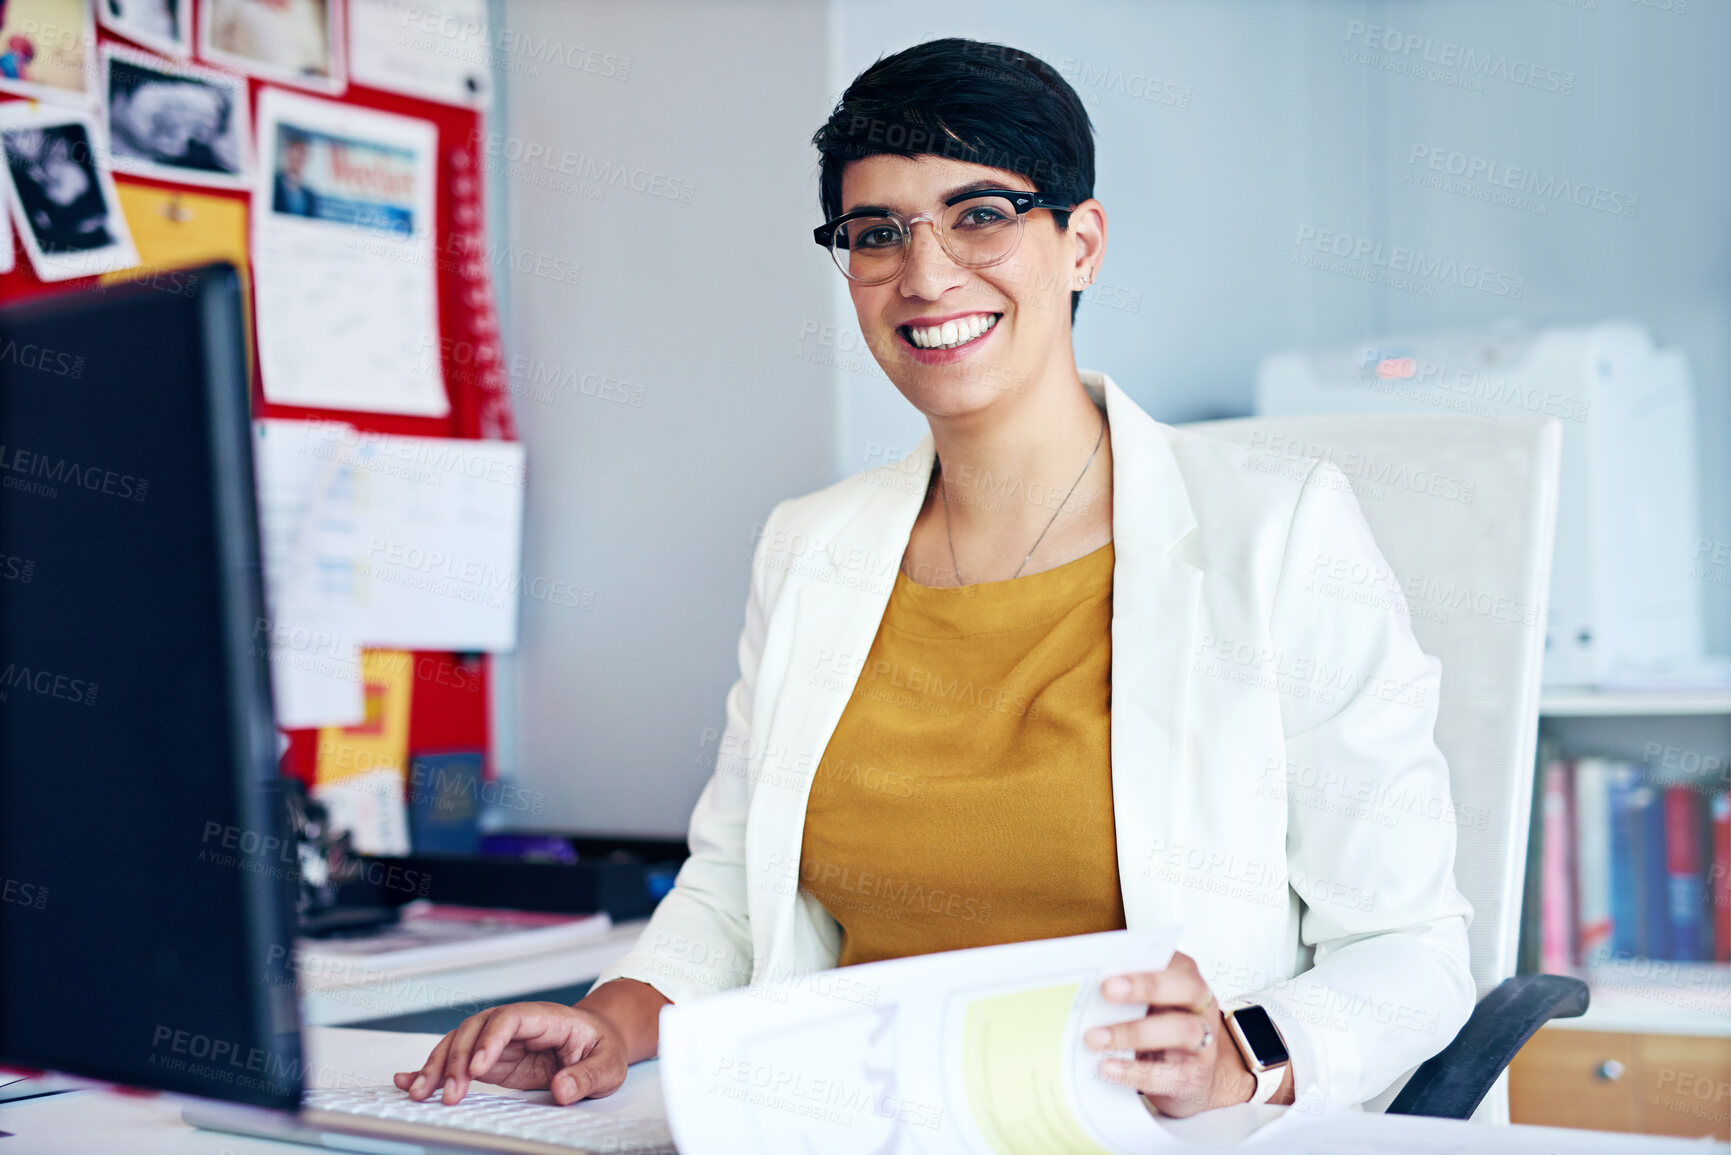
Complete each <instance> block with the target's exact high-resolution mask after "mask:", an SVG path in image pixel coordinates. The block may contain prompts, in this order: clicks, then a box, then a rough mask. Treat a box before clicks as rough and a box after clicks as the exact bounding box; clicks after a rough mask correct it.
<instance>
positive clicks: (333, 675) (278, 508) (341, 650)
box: [252, 421, 366, 730]
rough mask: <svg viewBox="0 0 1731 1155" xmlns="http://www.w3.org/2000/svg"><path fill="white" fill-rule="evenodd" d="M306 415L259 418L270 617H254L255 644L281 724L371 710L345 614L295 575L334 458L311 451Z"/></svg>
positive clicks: (347, 721)
mask: <svg viewBox="0 0 1731 1155" xmlns="http://www.w3.org/2000/svg"><path fill="white" fill-rule="evenodd" d="M308 425H309V423H308V422H305V421H255V422H254V423H253V472H254V473H255V475H256V477H257V489H258V520H259V553H260V554H261V555H262V556H263V560H264V585H265V604H266V606H267V607H268V609H267V613H268V616H267V617H266V619H265V620H264V621H260V622H255V623H253V631H252V636H253V644H254V645H255V646H257V645H264V646H267V647H268V649H269V653H270V674H271V693H272V695H273V697H274V698H275V701H276V719H277V725H278V726H280V727H282V728H283V729H285V730H298V729H303V728H306V727H311V726H353V725H356V724H357V723H359V722H361V721H362V720H363V719H364V718H365V716H366V701H365V699H366V695H365V690H364V687H363V681H362V678H361V648H360V643H359V642H357V641H355V639H354V637H353V636H352V634H350V633H348V631H347V626H348V623H347V622H346V621H343V620H340V619H338V618H336V617H335V616H332V615H322V614H321V612H320V611H319V609H318V608H317V607H316V606H315V605H314V604H313V603H312V602H311V601H310V599H308V598H305V597H302V598H300V599H299V600H298V601H297V600H295V598H294V597H293V594H294V593H295V592H297V587H294V586H291V584H290V582H289V580H288V579H289V574H290V571H291V569H292V568H293V567H294V564H295V559H296V557H297V553H296V550H297V547H298V546H299V544H300V540H301V533H302V530H303V529H304V527H305V525H306V522H307V517H308V515H309V514H310V513H311V511H312V507H313V500H314V498H315V496H316V495H317V494H318V492H319V483H320V482H321V481H323V480H324V478H325V476H326V475H327V474H328V473H329V472H330V471H331V469H333V468H334V462H333V461H331V460H328V459H325V458H321V457H316V456H313V455H312V454H311V453H310V452H309V450H311V449H314V448H316V447H317V445H318V442H317V441H316V440H309V439H308V438H307V436H306V435H305V434H306V427H307V426H308Z"/></svg>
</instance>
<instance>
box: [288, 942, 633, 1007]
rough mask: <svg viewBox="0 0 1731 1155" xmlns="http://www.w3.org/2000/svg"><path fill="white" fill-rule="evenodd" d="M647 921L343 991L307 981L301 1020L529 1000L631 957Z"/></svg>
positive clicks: (388, 976) (389, 976)
mask: <svg viewBox="0 0 1731 1155" xmlns="http://www.w3.org/2000/svg"><path fill="white" fill-rule="evenodd" d="M647 922H648V920H647V919H638V920H636V921H633V922H622V923H619V924H617V925H616V926H614V927H612V928H611V929H609V930H608V931H607V933H606V934H604V935H601V936H599V937H597V938H594V939H591V940H589V941H587V942H583V943H580V944H577V945H575V946H561V947H558V948H556V949H554V950H546V951H539V952H536V953H531V954H526V955H520V956H518V957H516V958H512V959H509V960H505V961H500V962H490V963H484V964H480V965H473V966H457V967H449V968H444V969H440V970H432V971H429V970H424V969H421V970H416V971H413V972H411V973H405V974H402V975H397V974H393V973H391V972H390V971H388V970H386V971H382V972H380V973H379V974H377V975H372V976H369V977H368V979H367V981H365V982H362V983H352V984H348V985H341V986H331V985H328V984H322V983H320V982H319V981H318V979H317V976H313V977H311V978H309V980H308V981H307V982H305V983H303V984H302V990H301V1022H303V1023H305V1024H306V1025H308V1026H313V1027H332V1026H344V1025H347V1024H350V1023H361V1022H366V1021H367V1020H369V1019H382V1018H387V1017H390V1016H393V1015H406V1014H412V1013H414V1012H416V1011H432V1010H452V1011H457V1012H459V1013H460V1014H461V1015H462V1016H467V1015H472V1014H475V1013H476V1012H478V1011H481V1010H484V1009H485V1008H487V1007H490V1006H495V1005H497V1004H499V1003H507V1002H511V1001H512V1000H514V999H521V998H522V997H523V996H524V995H529V994H534V993H536V992H539V991H549V990H553V989H555V988H557V987H569V986H575V985H577V984H580V983H586V982H590V981H592V980H594V979H595V977H596V976H597V975H599V974H600V973H601V972H602V971H603V970H605V969H606V968H607V967H609V966H611V965H612V964H613V963H614V962H616V961H618V960H619V959H621V958H624V957H625V955H626V954H627V953H628V952H629V951H630V950H631V947H632V945H633V944H634V943H636V941H637V936H638V934H639V933H641V932H642V930H643V927H644V926H645V925H646V924H647ZM421 1025H422V1026H423V1027H424V1026H425V1024H421Z"/></svg>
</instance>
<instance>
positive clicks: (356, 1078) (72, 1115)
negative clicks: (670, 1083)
mask: <svg viewBox="0 0 1731 1155" xmlns="http://www.w3.org/2000/svg"><path fill="white" fill-rule="evenodd" d="M306 1041H307V1057H308V1070H309V1072H310V1074H311V1076H312V1081H313V1082H315V1083H317V1084H320V1085H323V1086H333V1085H337V1084H338V1083H342V1082H346V1083H348V1084H350V1085H354V1084H356V1083H388V1082H389V1081H390V1076H391V1073H392V1072H393V1071H399V1070H403V1069H405V1068H412V1067H416V1066H419V1065H420V1063H421V1061H422V1060H423V1059H425V1058H426V1055H427V1051H428V1050H429V1049H430V1048H431V1047H432V1046H433V1044H434V1043H436V1042H437V1041H438V1036H437V1035H412V1034H406V1033H402V1032H396V1031H358V1030H350V1029H345V1028H334V1027H313V1028H310V1029H309V1030H308V1031H307V1033H306ZM1283 1111H1284V1108H1279V1107H1266V1106H1263V1107H1256V1106H1250V1105H1248V1104H1247V1105H1245V1106H1243V1107H1229V1108H1226V1109H1223V1110H1219V1111H1210V1112H1208V1113H1206V1114H1205V1115H1201V1116H1198V1117H1196V1118H1194V1119H1190V1120H1183V1121H1179V1122H1172V1123H1168V1124H1167V1127H1168V1129H1169V1130H1171V1131H1172V1132H1173V1133H1174V1135H1175V1136H1177V1137H1179V1138H1181V1139H1182V1140H1184V1142H1185V1145H1186V1146H1188V1145H1191V1144H1194V1145H1195V1147H1194V1148H1193V1149H1210V1148H1219V1147H1221V1146H1230V1145H1234V1144H1240V1145H1241V1146H1242V1147H1243V1149H1244V1150H1247V1151H1265V1152H1274V1151H1280V1152H1286V1151H1306V1152H1312V1153H1314V1155H1363V1153H1365V1152H1369V1151H1400V1152H1402V1153H1403V1155H1444V1153H1451V1155H1453V1153H1460V1152H1471V1153H1472V1155H1480V1153H1486V1155H1498V1153H1507V1155H1529V1153H1530V1155H1537V1153H1539V1152H1545V1153H1547V1155H1574V1153H1579V1155H1636V1153H1651V1155H1708V1153H1713V1155H1725V1153H1728V1152H1731V1146H1727V1145H1725V1144H1717V1145H1715V1144H1710V1143H1705V1142H1701V1141H1696V1140H1686V1139H1659V1138H1654V1137H1652V1136H1648V1135H1618V1134H1612V1133H1608V1132H1600V1131H1573V1130H1566V1129H1563V1128H1557V1127H1490V1126H1485V1125H1483V1124H1479V1123H1469V1122H1457V1121H1454V1120H1448V1119H1418V1118H1411V1117H1407V1116H1398V1115H1364V1114H1360V1113H1358V1112H1346V1113H1345V1114H1343V1115H1342V1116H1340V1117H1338V1118H1334V1119H1329V1120H1326V1121H1323V1122H1319V1123H1315V1124H1312V1125H1310V1126H1308V1127H1307V1128H1304V1129H1302V1130H1291V1129H1288V1130H1284V1132H1283V1133H1279V1134H1268V1135H1263V1136H1261V1137H1260V1141H1259V1137H1258V1135H1257V1134H1255V1132H1256V1130H1257V1128H1258V1127H1259V1126H1261V1125H1262V1124H1263V1123H1265V1122H1267V1121H1268V1120H1269V1119H1272V1118H1276V1117H1278V1116H1279V1115H1280V1114H1281V1113H1282V1112H1283ZM0 1130H3V1131H10V1132H12V1133H13V1135H14V1136H16V1137H15V1138H12V1139H0V1153H4V1155H120V1153H123V1152H124V1153H125V1155H181V1153H193V1155H306V1153H307V1152H308V1151H310V1150H313V1148H308V1147H296V1146H292V1145H289V1144H284V1143H275V1142H271V1141H268V1140H263V1139H243V1138H240V1137H238V1136H233V1135H221V1134H216V1133H213V1132H205V1131H198V1130H195V1129H193V1128H191V1127H188V1126H187V1125H186V1124H185V1123H183V1122H181V1119H180V1101H179V1100H176V1099H173V1098H171V1097H168V1096H149V1097H140V1096H137V1095H129V1094H122V1093H120V1092H117V1091H112V1090H88V1091H75V1092H73V1093H71V1094H66V1095H54V1096H50V1097H48V1098H43V1099H26V1100H23V1101H21V1102H15V1103H10V1104H6V1105H4V1106H0ZM1247 1135H1248V1140H1247V1141H1243V1140H1245V1137H1246V1136H1247ZM1241 1141H1243V1142H1241ZM776 1155H780V1153H776Z"/></svg>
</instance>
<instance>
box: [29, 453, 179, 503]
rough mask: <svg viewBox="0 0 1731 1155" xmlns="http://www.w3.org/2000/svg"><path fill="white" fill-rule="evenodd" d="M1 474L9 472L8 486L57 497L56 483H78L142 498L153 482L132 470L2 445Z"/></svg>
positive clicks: (98, 490)
mask: <svg viewBox="0 0 1731 1155" xmlns="http://www.w3.org/2000/svg"><path fill="white" fill-rule="evenodd" d="M0 473H3V474H5V475H6V477H5V486H6V488H7V489H18V490H24V491H26V492H30V493H37V494H40V495H41V496H43V497H58V496H59V494H60V491H59V489H58V488H56V487H57V486H60V485H75V486H77V487H78V488H80V489H88V490H90V491H91V492H92V493H106V494H108V495H109V496H110V497H120V498H125V499H126V500H128V501H143V500H144V495H145V494H146V493H147V492H148V491H149V489H150V482H148V481H146V480H145V479H144V478H142V477H134V476H133V475H132V474H130V473H117V472H115V471H114V470H112V469H104V468H102V467H101V466H99V465H80V464H78V463H77V462H76V461H67V460H66V459H65V458H57V457H49V456H47V455H46V454H42V453H37V452H35V451H33V450H29V449H20V448H18V447H17V446H16V445H3V444H0ZM50 483H52V484H50Z"/></svg>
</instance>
